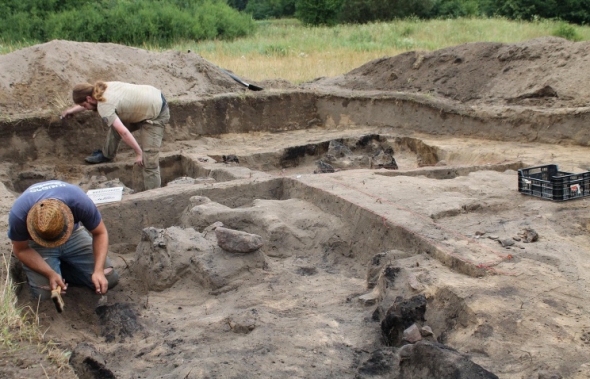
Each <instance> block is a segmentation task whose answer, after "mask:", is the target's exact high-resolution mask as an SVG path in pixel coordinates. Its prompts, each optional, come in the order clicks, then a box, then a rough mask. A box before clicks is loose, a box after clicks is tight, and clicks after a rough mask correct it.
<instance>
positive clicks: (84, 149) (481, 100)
mask: <svg viewBox="0 0 590 379" xmlns="http://www.w3.org/2000/svg"><path fill="white" fill-rule="evenodd" d="M587 50H588V46H587V45H584V44H583V43H577V44H574V43H569V42H567V41H563V40H560V39H552V38H550V39H538V40H534V41H529V42H526V43H522V44H512V45H504V44H487V43H482V44H468V45H464V46H459V47H452V48H448V49H445V50H443V51H437V52H430V53H423V52H410V53H407V54H401V55H400V56H397V57H390V58H382V59H379V60H376V61H374V62H369V63H367V65H365V66H363V67H360V68H358V69H356V70H353V71H352V72H350V73H348V74H346V75H343V76H341V77H338V78H319V79H318V80H315V81H313V82H310V83H304V84H302V85H299V86H296V85H291V84H287V83H285V82H284V81H280V80H277V81H273V80H269V81H268V82H265V83H260V84H261V86H263V87H264V88H265V90H264V91H258V92H256V93H250V92H248V91H247V90H245V89H244V88H242V87H240V86H239V85H238V84H236V83H235V81H233V80H232V79H231V78H228V77H227V75H225V74H223V73H222V72H220V71H219V69H218V68H217V67H216V66H214V65H211V64H210V63H209V62H207V61H205V60H203V59H202V58H201V57H199V56H198V55H196V54H194V53H192V54H190V53H189V54H185V53H179V52H164V53H155V52H146V51H143V50H141V49H130V48H126V47H123V46H118V45H112V44H105V45H103V44H98V45H94V44H78V43H73V42H68V41H52V42H50V43H47V44H43V45H39V46H35V47H33V48H29V49H23V51H18V52H15V53H12V54H8V55H7V56H6V58H3V57H1V56H0V67H2V68H3V69H2V70H0V79H2V78H4V79H5V80H0V99H1V101H0V113H1V114H2V116H5V117H1V118H0V127H1V128H0V129H1V130H0V131H1V133H2V138H3V140H4V142H5V143H4V144H2V146H0V158H1V159H2V162H3V163H2V171H1V172H0V174H1V176H0V180H1V181H2V183H3V185H2V186H0V189H2V191H3V193H2V196H1V197H0V198H3V199H5V203H3V207H4V209H5V213H7V212H8V210H9V208H10V205H11V204H12V202H13V201H14V198H15V196H17V195H18V194H19V193H20V191H22V190H23V189H24V188H25V187H26V186H27V185H29V184H32V183H34V182H37V181H41V180H46V179H53V178H60V179H63V180H66V181H69V182H71V183H74V184H79V185H81V186H89V185H90V184H100V185H107V184H106V183H107V182H112V183H109V184H115V181H117V184H122V185H124V186H126V187H128V188H129V191H128V192H126V193H124V195H123V200H122V201H121V202H118V203H110V204H103V205H100V210H101V213H102V214H103V216H104V220H105V223H106V225H107V228H108V230H109V235H110V245H109V251H110V255H111V257H112V259H113V261H114V262H115V265H116V268H117V270H119V272H120V273H121V282H120V284H119V286H118V287H116V288H115V289H114V290H113V291H110V292H109V294H108V295H107V299H103V300H105V302H106V305H105V304H102V303H101V304H102V305H101V306H102V307H106V308H101V310H100V311H99V312H96V308H97V306H98V304H99V299H98V298H97V297H95V296H94V295H92V294H91V293H89V292H88V290H87V289H85V288H73V287H72V288H71V289H68V293H67V294H66V295H65V302H66V311H64V312H63V313H61V314H57V313H56V312H55V309H54V308H53V307H52V304H50V303H49V304H47V303H43V304H41V305H40V307H39V310H40V313H39V320H40V323H41V325H42V326H43V327H44V328H47V329H45V330H47V332H46V334H45V337H46V338H48V339H52V340H53V341H56V342H57V343H60V345H59V346H60V347H62V348H63V349H64V350H65V351H66V354H67V352H72V354H71V360H70V362H71V366H72V367H74V368H75V371H76V373H77V374H78V376H79V377H84V375H86V374H84V373H89V372H95V373H96V372H97V371H98V372H100V373H101V374H100V375H102V377H122V378H126V377H128V378H136V377H146V378H159V377H165V376H166V375H168V376H171V377H181V378H207V377H252V378H259V377H274V378H281V379H282V378H308V377H311V376H313V377H317V378H331V377H336V376H338V377H350V378H353V377H358V378H369V377H373V378H374V377H375V376H376V375H377V376H379V375H380V376H381V377H387V376H389V377H396V375H397V376H398V377H414V378H423V377H434V376H436V375H434V374H432V371H430V372H426V371H424V370H425V369H426V368H428V369H429V370H436V369H437V367H440V366H442V365H444V363H437V364H435V366H434V367H433V366H432V364H433V362H440V361H438V360H434V359H431V360H428V361H427V362H425V361H424V359H423V358H424V357H426V356H437V357H438V356H443V357H446V358H448V359H447V360H446V361H444V362H447V363H449V362H454V363H455V364H456V365H459V366H461V367H466V366H470V367H472V368H474V370H475V371H471V372H472V374H471V376H469V375H464V376H467V377H474V376H481V375H480V374H481V371H479V369H478V368H477V367H481V368H483V369H484V370H487V371H488V372H493V373H494V374H496V375H497V376H498V377H501V378H503V379H504V378H506V379H512V378H523V377H524V378H538V377H552V376H553V377H556V375H560V376H561V377H568V378H575V379H580V378H586V377H588V376H589V375H590V373H589V372H588V368H587V362H588V353H587V344H588V343H587V340H588V338H587V336H588V334H589V333H590V321H589V320H588V317H587V314H588V313H590V312H589V311H590V309H588V307H589V306H588V305H587V304H590V302H588V301H587V298H588V294H587V283H588V281H589V280H590V277H589V275H588V272H590V271H589V270H587V256H588V249H587V246H590V241H589V237H588V225H587V224H588V217H587V212H586V208H587V207H586V206H585V204H586V202H587V201H588V199H576V200H572V201H571V202H569V201H568V202H566V203H567V204H563V203H560V204H557V203H555V202H546V201H542V200H540V199H535V198H533V197H531V196H522V195H521V194H520V193H518V187H517V183H518V180H517V170H518V169H519V168H522V167H532V166H536V165H542V164H549V163H555V164H559V167H560V169H562V170H564V171H567V172H585V171H587V170H588V167H590V165H589V161H588V160H587V159H586V158H585V157H587V156H588V147H587V146H588V140H589V132H588V128H587V127H586V125H587V123H588V115H589V112H588V109H586V108H585V106H583V104H586V103H587V88H585V87H583V86H580V83H585V82H586V81H585V80H583V75H585V73H586V72H587V64H586V62H584V59H585V58H584V57H585V56H587V54H588V53H587ZM78 54H83V56H84V57H85V58H84V59H79V57H80V55H78ZM105 55H108V56H109V57H112V58H113V59H111V60H109V63H108V64H105V62H104V60H103V59H104V56H105ZM456 56H458V57H460V58H461V59H448V58H449V57H456ZM14 62H20V63H19V64H18V66H16V67H15V64H14ZM25 62H27V63H26V64H25ZM114 62H119V63H114ZM121 62H122V63H121ZM126 62H132V64H131V65H129V64H127V63H126ZM416 62H420V64H419V65H415V63H416ZM7 66H8V68H6V67H7ZM539 67H541V68H542V69H539ZM164 68H165V69H164ZM56 70H57V71H56ZM478 70H479V71H478ZM545 70H547V71H545ZM572 70H574V72H576V75H571V72H572ZM393 71H395V75H393V74H394V73H393ZM549 72H550V73H551V75H548V73H549ZM30 73H43V75H36V76H34V77H30V76H28V75H30ZM122 74H124V75H123V76H121V75H122ZM7 75H8V76H9V77H7ZM105 76H108V78H106V77H105ZM580 76H581V77H580ZM547 78H551V80H554V82H553V83H552V84H551V86H552V88H553V89H554V90H555V92H556V93H557V94H558V95H559V96H557V97H555V96H552V97H550V98H545V97H538V96H536V97H534V98H532V99H533V100H534V101H531V97H530V96H529V95H530V93H533V92H534V93H535V94H537V95H538V93H540V92H539V91H537V90H535V88H537V86H538V85H541V84H542V82H544V81H546V80H548V79H547ZM97 79H106V80H124V81H132V82H137V83H139V82H144V83H145V82H149V84H154V85H156V86H161V88H162V90H163V91H164V93H165V94H166V97H167V99H168V100H169V106H170V111H171V117H172V118H171V122H170V125H169V126H167V129H166V135H165V138H164V143H163V146H162V151H161V165H162V169H163V180H164V183H165V184H166V185H165V186H164V187H162V188H160V189H157V190H152V191H142V188H141V186H140V185H139V184H138V183H140V182H141V181H140V175H139V174H140V172H139V170H138V169H137V168H133V167H132V165H131V162H133V153H132V151H130V150H129V149H128V148H126V147H125V146H122V147H121V149H120V152H119V156H118V157H117V159H116V160H115V161H114V162H113V163H108V164H105V165H102V164H101V165H98V166H90V165H83V164H82V162H83V159H84V157H85V156H87V155H88V154H89V153H90V152H91V151H93V150H95V149H97V148H100V144H101V143H102V142H103V141H104V136H105V133H106V130H105V128H104V126H103V125H102V123H101V121H100V119H98V118H97V117H96V115H95V114H92V113H91V112H88V113H84V114H79V115H76V117H74V118H72V119H68V120H59V118H58V115H59V113H60V111H63V109H61V108H60V109H56V107H55V105H54V104H55V103H54V101H57V100H60V99H62V100H63V99H66V100H63V101H62V102H63V103H68V102H69V100H67V99H69V98H70V90H71V87H72V85H73V84H75V83H76V82H78V81H80V80H91V81H93V80H97ZM2 83H14V85H13V86H12V87H10V86H9V87H5V86H4V87H3V86H2ZM515 83H516V85H515ZM539 83H541V84H539ZM16 89H18V91H17V90H16ZM523 91H524V92H526V93H522V92H523ZM531 91H532V92H531ZM541 92H542V91H541ZM53 94H56V95H55V98H54V97H53ZM541 95H542V94H541ZM48 102H51V103H50V104H48ZM30 104H36V105H37V106H36V107H35V108H34V109H33V108H31V107H30ZM580 104H582V105H580ZM363 139H368V141H370V142H371V144H369V145H371V146H376V147H379V148H380V149H382V150H383V151H384V150H385V149H383V148H384V147H386V146H384V145H388V147H392V149H393V157H394V158H395V162H396V164H397V166H398V168H397V169H393V167H389V168H385V167H375V166H373V167H372V168H371V165H370V158H371V159H372V158H373V157H374V156H375V155H376V154H377V148H371V149H369V150H363V149H362V148H360V147H357V143H358V142H359V141H363ZM332 141H335V142H338V143H339V144H340V145H338V146H336V145H335V142H334V143H333V142H332ZM331 143H332V145H333V146H332V148H333V150H335V149H336V147H338V148H342V146H344V147H346V148H348V149H349V150H350V151H351V153H352V156H353V157H355V158H356V157H357V156H358V157H359V158H358V161H357V160H356V159H350V162H348V164H349V165H344V164H343V165H341V166H340V167H334V166H332V167H333V168H334V172H330V171H331V170H327V171H325V172H322V171H320V172H318V173H314V172H315V171H316V170H317V169H318V164H317V162H318V161H319V160H323V159H325V158H326V154H328V152H329V150H330V144H331ZM373 143H375V144H376V145H372V144H373ZM379 144H380V145H379ZM361 145H362V143H361ZM224 157H225V159H224ZM234 158H235V159H234ZM341 158H342V157H341ZM367 162H369V164H367ZM78 163H80V164H78ZM324 163H329V162H326V161H324ZM338 163H343V162H338ZM350 163H352V164H350ZM355 164H356V165H355ZM93 178H94V179H93ZM85 189H86V188H85ZM132 191H133V193H131V192H132ZM222 225H223V226H222ZM244 233H245V234H244ZM530 235H535V236H537V237H538V238H536V239H529V238H528V237H527V236H530ZM228 236H229V237H232V236H233V237H234V238H238V237H240V238H242V237H243V238H244V239H245V240H247V241H248V242H249V244H245V245H246V248H243V245H242V244H238V247H237V248H236V246H235V245H232V244H231V243H230V242H232V240H231V239H229V240H228ZM256 236H258V237H260V239H258V238H257V237H256ZM260 240H262V241H263V244H262V246H261V247H260V248H257V249H256V250H254V251H250V249H252V248H253V246H258V242H260ZM220 241H222V243H221V245H223V246H225V248H222V247H221V246H220ZM4 242H5V246H7V247H9V246H10V241H8V240H7V239H6V236H5V240H4ZM234 242H235V241H234ZM241 242H244V241H241ZM226 249H229V250H232V249H233V250H235V251H233V250H232V251H229V250H226ZM4 255H5V256H9V255H10V250H9V249H8V248H7V249H5V251H4ZM12 262H13V263H14V260H13V261H12ZM15 274H18V273H15ZM15 278H16V277H15ZM17 282H22V278H19V279H18V280H17ZM422 296H423V297H424V299H425V304H426V311H425V312H424V313H423V317H415V318H412V317H408V314H410V315H411V314H415V315H422V313H421V312H413V311H412V309H414V310H415V308H412V307H409V306H408V304H410V305H411V304H418V305H419V307H421V306H422V304H424V302H423V301H422V300H420V301H419V302H416V303H415V299H416V297H419V298H420V299H422ZM412 299H414V300H412ZM19 304H20V305H23V306H27V305H31V304H32V303H31V302H29V300H28V297H27V291H21V292H20V293H19ZM394 305H395V306H394ZM384 320H387V322H385V323H384ZM411 322H413V323H412V324H411V325H409V324H410V323H411ZM384 326H387V328H385V329H384ZM390 327H392V328H393V327H395V328H393V329H392V328H390ZM416 332H418V333H416ZM385 337H388V338H385ZM420 338H421V339H420ZM437 344H444V346H442V347H441V346H440V345H437ZM33 350H34V349H33ZM443 353H448V355H445V354H443ZM18 354H19V358H21V357H24V358H26V357H27V356H29V358H30V357H31V356H33V353H31V352H27V351H25V350H19V352H18ZM8 356H10V355H8ZM2 357H3V358H4V357H5V355H4V354H3V355H2ZM12 357H14V355H12ZM564 357H567V359H564ZM6 359H8V358H6ZM465 359H468V361H466V360H465ZM3 362H8V361H7V360H4V361H3ZM34 362H38V359H37V356H35V359H34ZM473 364H476V365H478V366H473ZM0 366H1V365H0ZM2 367H4V366H2ZM448 367H452V366H448ZM455 367H456V366H455ZM52 368H53V366H52V365H51V364H47V365H46V364H45V363H44V364H43V370H41V367H40V366H38V365H36V364H35V365H26V364H23V370H27V371H26V375H25V376H31V377H32V376H34V377H42V376H43V375H46V376H58V375H61V376H60V377H62V378H63V379H70V378H69V377H68V375H69V374H70V373H68V372H67V370H63V371H62V372H61V373H60V374H55V370H54V371H53V373H52V372H51V370H52ZM3 369H4V368H2V369H0V371H1V370H3ZM45 370H47V373H44V371H45ZM92 370H94V371H92ZM53 374H55V375H53ZM72 375H73V374H72ZM89 375H91V374H89ZM95 375H96V374H95Z"/></svg>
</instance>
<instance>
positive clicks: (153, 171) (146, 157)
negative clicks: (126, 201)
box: [102, 104, 170, 190]
mask: <svg viewBox="0 0 590 379" xmlns="http://www.w3.org/2000/svg"><path fill="white" fill-rule="evenodd" d="M168 121H170V109H169V108H168V105H167V104H166V105H165V106H164V108H163V109H162V111H161V112H160V114H159V115H158V117H157V118H155V119H154V120H146V121H142V122H137V123H133V124H128V125H127V124H125V127H127V129H129V131H130V132H132V133H133V132H135V131H137V130H140V133H141V136H140V139H139V141H138V142H139V146H140V147H141V150H142V151H143V186H144V189H145V190H150V189H154V188H160V187H161V186H162V178H161V177H160V147H161V146H162V139H163V138H164V128H165V126H166V124H167V123H168ZM120 142H121V136H120V135H119V133H117V131H116V130H115V129H114V128H113V127H112V126H111V127H110V128H109V130H108V132H107V139H106V143H105V146H104V148H103V149H102V153H103V155H104V156H105V157H106V158H109V159H114V158H115V156H116V155H117V150H118V149H119V143H120Z"/></svg>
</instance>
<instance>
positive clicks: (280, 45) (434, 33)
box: [0, 18, 590, 84]
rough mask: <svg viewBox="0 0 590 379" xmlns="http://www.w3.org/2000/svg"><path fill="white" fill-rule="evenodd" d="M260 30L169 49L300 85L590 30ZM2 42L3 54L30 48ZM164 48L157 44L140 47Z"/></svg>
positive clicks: (445, 25) (418, 24) (470, 22)
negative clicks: (434, 55) (420, 57)
mask: <svg viewBox="0 0 590 379" xmlns="http://www.w3.org/2000/svg"><path fill="white" fill-rule="evenodd" d="M257 26H258V28H257V31H256V32H255V33H254V34H253V35H252V36H249V37H246V38H240V39H236V40H234V41H221V40H214V41H200V42H196V41H182V42H178V43H176V44H174V45H173V46H169V47H166V49H173V50H179V51H188V50H191V51H193V52H195V53H197V54H200V55H201V56H202V57H203V58H205V59H207V60H208V61H210V62H212V63H214V64H216V65H218V66H220V67H223V68H226V69H229V70H231V71H233V72H235V73H236V74H237V75H239V76H242V77H243V78H247V79H248V80H255V81H256V80H264V79H275V78H281V79H286V80H288V81H290V82H292V83H296V84H299V83H302V82H306V81H310V80H313V79H315V78H318V77H323V76H327V77H334V76H338V75H342V74H344V73H346V72H348V71H350V70H352V69H354V68H357V67H359V66H361V65H363V64H365V63H367V62H369V61H371V60H373V59H377V58H381V57H384V56H394V55H397V54H400V53H404V52H407V51H411V50H428V51H431V50H437V49H442V48H445V47H449V46H455V45H460V44H463V43H468V42H503V43H514V42H520V41H525V40H528V39H532V38H536V37H543V36H551V35H556V36H560V37H565V38H568V39H571V40H575V41H584V40H590V27H588V26H578V25H571V24H564V23H563V22H560V21H550V20H539V21H535V22H524V21H512V20H507V19H504V18H485V19H482V18H463V19H448V20H428V21H423V20H419V19H407V20H399V21H393V22H378V23H370V24H364V25H338V26H334V27H323V26H319V27H306V26H303V25H302V24H301V23H300V22H299V21H298V20H295V19H280V20H271V21H259V22H258V23H257ZM33 44H34V42H32V41H17V42H12V43H3V42H2V41H0V54H1V53H8V52H11V51H14V50H18V49H21V48H23V47H26V46H30V45H33ZM140 47H142V48H145V49H150V50H163V49H164V48H163V47H160V46H149V45H143V46H140Z"/></svg>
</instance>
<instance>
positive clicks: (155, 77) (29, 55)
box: [0, 40, 244, 118]
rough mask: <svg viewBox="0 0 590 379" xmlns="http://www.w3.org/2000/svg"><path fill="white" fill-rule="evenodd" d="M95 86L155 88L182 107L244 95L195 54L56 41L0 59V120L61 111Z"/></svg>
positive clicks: (229, 80)
mask: <svg viewBox="0 0 590 379" xmlns="http://www.w3.org/2000/svg"><path fill="white" fill-rule="evenodd" d="M96 80H105V81H116V80H120V81H126V82H130V83H138V84H151V85H153V86H155V87H158V88H160V89H161V90H162V91H163V92H164V94H166V96H168V97H169V98H170V99H176V100H180V101H183V100H193V99H195V98H198V97H203V96H211V95H215V94H219V93H226V92H236V91H240V90H244V87H242V86H240V85H239V84H238V83H236V82H235V81H234V80H232V79H231V78H230V77H229V76H228V75H226V74H224V73H223V72H222V71H220V70H219V68H218V67H217V66H215V65H214V64H212V63H210V62H208V61H207V60H205V59H203V58H202V57H201V56H199V55H197V54H195V53H190V52H186V53H182V52H179V51H165V52H156V51H148V50H143V49H138V48H133V47H128V46H122V45H116V44H110V43H105V44H96V43H87V42H70V41H60V40H54V41H51V42H47V43H44V44H41V45H36V46H31V47H28V48H25V49H22V50H18V51H15V52H13V53H10V54H6V55H0V114H7V115H9V116H12V117H14V116H16V115H38V114H40V113H43V112H44V111H51V110H55V109H60V110H61V109H63V108H64V107H66V106H69V105H71V89H72V87H73V85H75V84H76V83H80V82H90V83H93V82H94V81H96ZM12 117H11V118H12Z"/></svg>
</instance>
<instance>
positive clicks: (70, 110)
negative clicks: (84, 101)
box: [60, 105, 86, 118]
mask: <svg viewBox="0 0 590 379" xmlns="http://www.w3.org/2000/svg"><path fill="white" fill-rule="evenodd" d="M85 110H86V108H84V107H83V106H81V105H74V106H73V107H71V108H68V109H66V110H65V111H63V112H61V116H60V117H61V118H69V117H72V116H73V115H74V114H76V113H79V112H82V111H85Z"/></svg>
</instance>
